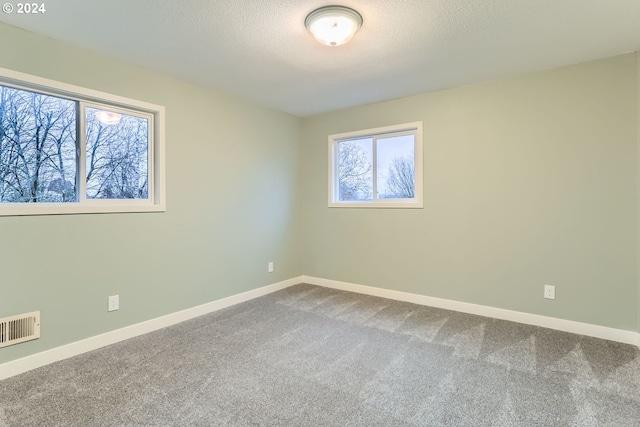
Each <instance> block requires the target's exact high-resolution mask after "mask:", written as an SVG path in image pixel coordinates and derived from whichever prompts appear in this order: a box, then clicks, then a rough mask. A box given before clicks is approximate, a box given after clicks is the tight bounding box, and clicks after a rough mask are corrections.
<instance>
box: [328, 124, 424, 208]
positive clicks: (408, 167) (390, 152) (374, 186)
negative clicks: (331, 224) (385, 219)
mask: <svg viewBox="0 0 640 427" xmlns="http://www.w3.org/2000/svg"><path fill="white" fill-rule="evenodd" d="M329 206H330V207H355V208H371V207H377V208H422V122H415V123H407V124H403V125H397V126H389V127H384V128H377V129H368V130H364V131H358V132H349V133H344V134H339V135H331V136H329Z"/></svg>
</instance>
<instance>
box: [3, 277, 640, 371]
mask: <svg viewBox="0 0 640 427" xmlns="http://www.w3.org/2000/svg"><path fill="white" fill-rule="evenodd" d="M299 283H308V284H311V285H317V286H323V287H326V288H333V289H339V290H343V291H349V292H356V293H360V294H366V295H372V296H377V297H382V298H388V299H393V300H397V301H406V302H411V303H414V304H420V305H426V306H430V307H437V308H443V309H447V310H454V311H459V312H462V313H469V314H477V315H479V316H486V317H493V318H496V319H502V320H510V321H513V322H518V323H524V324H527V325H535V326H542V327H545V328H550V329H556V330H559V331H565V332H571V333H575V334H581V335H586V336H590V337H595V338H602V339H606V340H611V341H617V342H621V343H625V344H632V345H636V346H638V347H640V334H639V333H637V332H633V331H625V330H622V329H614V328H608V327H605V326H598V325H590V324H588V323H580V322H574V321H571V320H564V319H557V318H554V317H546V316H539V315H537V314H529V313H522V312H518V311H512V310H504V309H501V308H495V307H488V306H484V305H477V304H470V303H466V302H459V301H453V300H447V299H442V298H434V297H429V296H425V295H418V294H411V293H408V292H401V291H393V290H389V289H382V288H375V287H371V286H363V285H356V284H354V283H347V282H340V281H336V280H328V279H321V278H318V277H311V276H299V277H295V278H292V279H288V280H284V281H282V282H279V283H274V284H272V285H268V286H264V287H262V288H258V289H254V290H251V291H247V292H243V293H241V294H237V295H232V296H230V297H227V298H222V299H219V300H216V301H212V302H209V303H206V304H202V305H199V306H196V307H192V308H188V309H186V310H182V311H178V312H176V313H171V314H168V315H166V316H161V317H157V318H155V319H151V320H147V321H145V322H141V323H137V324H135V325H131V326H127V327H124V328H122V329H117V330H115V331H111V332H106V333H104V334H101V335H96V336H94V337H90V338H86V339H84V340H80V341H77V342H74V343H71V344H67V345H63V346H60V347H56V348H53V349H51V350H47V351H43V352H41V353H37V354H33V355H31V356H27V357H23V358H21V359H16V360H12V361H10V362H6V363H3V364H0V380H3V379H6V378H9V377H12V376H15V375H18V374H21V373H24V372H27V371H30V370H32V369H36V368H39V367H41V366H45V365H48V364H50V363H53V362H57V361H59V360H64V359H67V358H69V357H73V356H77V355H79V354H82V353H86V352H88V351H92V350H96V349H98V348H101V347H104V346H107V345H110V344H115V343H117V342H120V341H124V340H127V339H129V338H133V337H136V336H139V335H143V334H146V333H149V332H153V331H156V330H158V329H162V328H165V327H167V326H171V325H175V324H177V323H180V322H184V321H185V320H189V319H193V318H194V317H198V316H202V315H204V314H207V313H212V312H214V311H218V310H221V309H223V308H226V307H230V306H232V305H236V304H239V303H241V302H245V301H249V300H252V299H254V298H258V297H261V296H263V295H267V294H270V293H272V292H275V291H279V290H281V289H285V288H288V287H289V286H293V285H297V284H299Z"/></svg>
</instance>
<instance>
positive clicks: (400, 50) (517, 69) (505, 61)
mask: <svg viewBox="0 0 640 427" xmlns="http://www.w3.org/2000/svg"><path fill="white" fill-rule="evenodd" d="M327 4H340V5H344V6H349V7H352V8H354V9H356V10H358V11H359V12H360V14H361V15H362V16H363V18H364V24H363V26H362V28H361V30H360V31H359V32H358V33H357V34H356V35H355V37H354V38H353V40H352V41H351V42H350V43H348V44H347V45H344V46H340V47H328V46H322V45H320V44H319V43H317V42H316V41H315V40H314V39H313V37H312V36H311V35H310V34H309V33H308V32H307V31H306V29H305V27H304V18H305V17H306V15H307V14H308V13H309V12H311V11H312V10H314V9H316V8H318V7H320V6H324V5H327ZM45 5H46V8H47V11H46V13H44V14H41V15H18V14H16V13H15V12H14V13H12V14H2V15H0V21H4V22H6V23H8V24H11V25H15V26H18V27H22V28H24V29H27V30H30V31H34V32H37V33H42V34H45V35H48V36H50V37H53V38H56V39H60V40H64V41H67V42H71V43H74V44H76V45H81V46H85V47H88V48H90V49H92V50H95V51H99V52H103V53H106V54H108V55H110V56H114V57H117V58H119V59H122V60H125V61H128V62H132V63H135V64H138V65H141V66H143V67H145V68H149V69H153V70H157V71H160V72H163V73H165V74H169V75H172V76H175V77H178V78H180V79H183V80H187V81H190V82H193V83H197V84H200V85H204V86H207V87H211V88H215V89H218V90H221V91H224V92H227V93H232V94H236V95H239V96H241V97H243V98H246V99H249V100H252V101H255V102H258V103H260V104H263V105H266V106H269V107H272V108H275V109H278V110H281V111H285V112H288V113H291V114H295V115H298V116H308V115H312V114H316V113H320V112H325V111H329V110H335V109H338V108H344V107H348V106H353V105H357V104H364V103H370V102H377V101H382V100H387V99H392V98H399V97H403V96H407V95H412V94H417V93H421V92H426V91H433V90H438V89H443V88H448V87H453V86H458V85H461V84H467V83H473V82H479V81H486V80H491V79H495V78H500V77H505V76H510V75H514V74H519V73H524V72H529V71H535V70H543V69H548V68H553V67H557V66H561V65H567V64H573V63H578V62H583V61H588V60H592V59H596V58H602V57H607V56H613V55H617V54H621V53H627V52H633V51H637V50H639V49H640V1H639V0H474V1H471V0H341V1H339V2H337V3H336V2H334V1H333V0H329V1H327V0H183V1H180V0H170V1H169V0H108V1H99V0H56V1H51V2H45Z"/></svg>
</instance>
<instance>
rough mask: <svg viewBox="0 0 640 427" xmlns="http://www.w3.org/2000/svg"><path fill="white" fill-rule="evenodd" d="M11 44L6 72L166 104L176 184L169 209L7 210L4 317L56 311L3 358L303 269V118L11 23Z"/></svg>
mask: <svg viewBox="0 0 640 427" xmlns="http://www.w3.org/2000/svg"><path fill="white" fill-rule="evenodd" d="M0 52H1V54H0V67H5V68H9V69H13V70H17V71H21V72H25V73H29V74H33V75H38V76H42V77H46V78H50V79H54V80H58V81H62V82H65V83H71V84H75V85H79V86H83V87H86V88H90V89H95V90H100V91H104V92H109V93H112V94H116V95H121V96H126V97H129V98H134V99H139V100H143V101H147V102H152V103H155V104H160V105H164V106H165V107H166V178H167V211H166V212H165V213H137V214H100V215H95V214H94V215H57V216H25V217H0V271H1V273H0V316H9V315H13V314H20V313H24V312H28V311H33V310H40V311H41V316H42V319H41V320H42V330H41V338H40V339H38V340H34V341H30V342H28V343H24V344H20V345H14V346H10V347H6V348H3V349H1V350H0V363H2V362H6V361H9V360H12V359H15V358H19V357H22V356H26V355H29V354H33V353H37V352H41V351H44V350H47V349H50V348H53V347H57V346H60V345H63V344H67V343H70V342H73V341H77V340H79V339H83V338H87V337H90V336H93V335H98V334H100V333H104V332H106V331H110V330H114V329H118V328H121V327H123V326H127V325H131V324H135V323H138V322H141V321H144V320H148V319H152V318H155V317H158V316H161V315H165V314H168V313H173V312H176V311H179V310H183V309H186V308H189V307H193V306H196V305H199V304H203V303H206V302H209V301H213V300H216V299H219V298H222V297H226V296H230V295H234V294H238V293H241V292H244V291H247V290H250V289H254V288H258V287H260V286H264V285H268V284H271V283H276V282H279V281H282V280H285V279H288V278H291V277H296V276H299V275H300V274H302V270H301V261H300V257H299V250H298V248H299V246H300V242H299V235H298V233H297V231H296V230H297V221H298V218H299V214H298V212H297V206H298V205H299V203H298V201H297V200H296V197H297V194H298V185H299V184H298V181H297V175H298V167H299V146H300V145H299V139H300V120H299V119H298V118H296V117H293V116H290V115H287V114H283V113H279V112H276V111H273V110H269V109H266V108H263V107H259V106H255V105H252V104H249V103H245V102H242V101H239V100H237V99H235V98H233V97H227V96H223V95H220V94H218V93H215V92H212V91H209V90H206V89H204V88H201V87H197V86H194V85H190V84H187V83H183V82H180V81H177V80H174V79H171V78H168V77H164V76H161V75H159V74H156V73H153V72H149V71H146V70H143V69H140V68H137V67H134V66H132V65H129V64H125V63H122V62H119V61H116V60H114V59H111V58H108V57H105V56H102V55H98V54H95V53H92V52H89V51H87V50H84V49H80V48H77V47H74V46H71V45H68V44H65V43H61V42H58V41H55V40H52V39H49V38H46V37H42V36H39V35H36V34H33V33H29V32H25V31H22V30H20V29H17V28H15V27H10V26H7V25H3V24H0ZM269 261H274V263H275V272H274V273H272V274H268V273H267V263H268V262H269ZM114 294H119V295H120V310H119V311H116V312H112V313H107V310H106V307H107V297H108V296H109V295H114Z"/></svg>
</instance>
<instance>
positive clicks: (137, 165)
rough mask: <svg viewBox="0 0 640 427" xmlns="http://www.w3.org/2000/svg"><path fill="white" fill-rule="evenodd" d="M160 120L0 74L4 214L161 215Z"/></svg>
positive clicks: (123, 102) (143, 110)
mask: <svg viewBox="0 0 640 427" xmlns="http://www.w3.org/2000/svg"><path fill="white" fill-rule="evenodd" d="M163 115H164V108H163V107H160V106H156V105H152V104H148V103H144V102H140V101H134V100H130V99H125V98H121V97H117V96H114V95H109V94H105V93H101V92H96V91H92V90H88V89H83V88H80V87H76V86H71V85H66V84H63V83H59V82H54V81H51V80H46V79H41V78H38V77H34V76H29V75H26V74H22V73H17V72H14V71H11V70H5V69H0V215H34V214H35V215H37V214H61V213H92V212H140V211H162V210H164V206H165V204H164V176H163V172H164V171H163V169H164V159H163V151H164V147H163V141H162V140H163V131H164V129H163V123H164V117H163Z"/></svg>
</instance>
